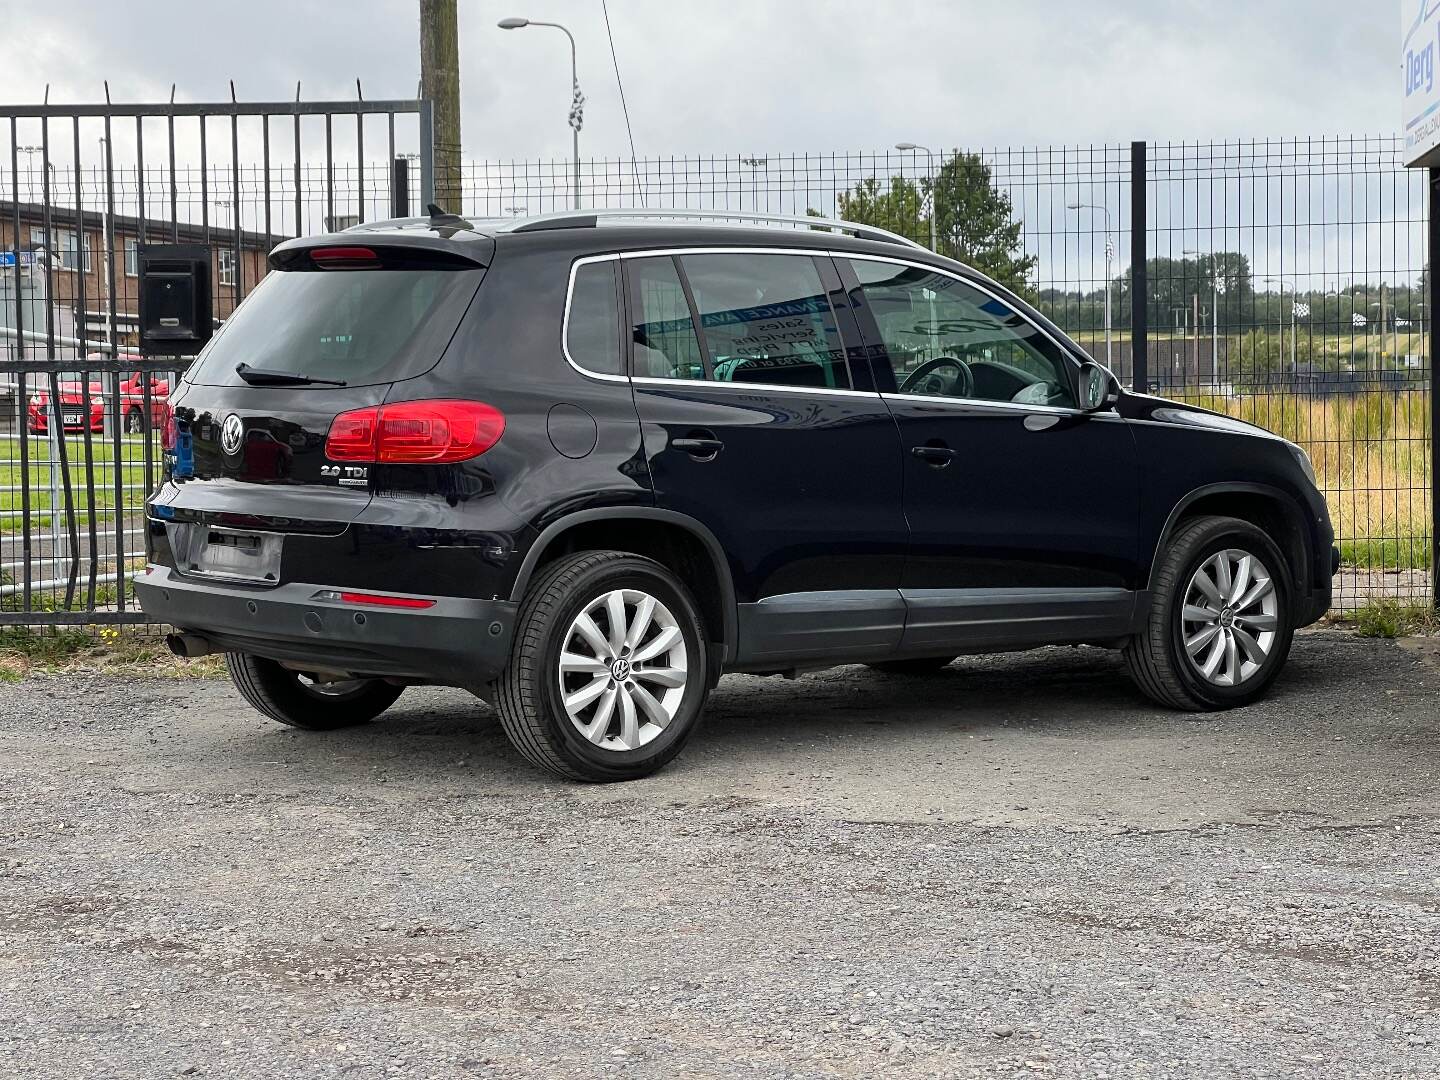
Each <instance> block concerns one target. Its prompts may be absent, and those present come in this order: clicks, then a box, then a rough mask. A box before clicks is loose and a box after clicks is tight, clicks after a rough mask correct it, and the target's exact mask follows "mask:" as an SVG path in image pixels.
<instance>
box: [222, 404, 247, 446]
mask: <svg viewBox="0 0 1440 1080" xmlns="http://www.w3.org/2000/svg"><path fill="white" fill-rule="evenodd" d="M244 437H245V427H244V425H243V424H241V423H240V417H238V416H236V415H235V414H234V413H233V412H232V413H231V414H230V415H229V416H227V417H226V418H225V424H224V426H222V427H221V428H220V449H221V450H224V451H225V453H227V454H238V453H239V452H240V440H241V439H243V438H244Z"/></svg>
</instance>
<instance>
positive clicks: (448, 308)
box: [188, 270, 484, 386]
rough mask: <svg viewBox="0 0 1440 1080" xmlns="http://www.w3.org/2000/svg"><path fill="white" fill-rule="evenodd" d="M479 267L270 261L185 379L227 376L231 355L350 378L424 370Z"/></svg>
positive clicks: (357, 381) (379, 378)
mask: <svg viewBox="0 0 1440 1080" xmlns="http://www.w3.org/2000/svg"><path fill="white" fill-rule="evenodd" d="M483 273H484V271H482V270H297V271H284V270H276V271H272V272H271V273H269V274H267V275H266V276H265V278H264V280H263V281H261V282H260V284H259V285H257V286H256V287H255V291H254V292H252V293H251V294H250V296H249V297H248V298H247V299H246V301H245V302H244V303H243V304H242V305H241V306H240V307H238V308H237V309H236V310H235V314H234V315H232V316H231V317H230V318H229V319H228V320H226V323H225V325H224V327H223V328H222V329H221V330H220V332H219V333H218V334H217V335H216V336H215V339H214V340H213V341H212V342H211V343H210V345H209V346H208V347H207V348H206V350H205V351H204V352H203V353H202V354H201V355H200V359H199V360H197V361H196V363H195V367H194V368H193V369H192V370H191V373H190V375H189V376H188V378H189V380H190V381H191V382H195V383H207V384H212V385H236V384H239V383H241V379H240V377H239V376H238V375H236V374H235V365H236V364H238V363H240V362H241V361H244V362H245V363H246V364H249V365H250V366H251V367H252V368H257V369H259V370H262V371H263V370H273V371H285V372H290V373H295V374H302V375H308V376H310V377H311V378H316V379H343V380H344V381H345V382H346V383H348V384H349V385H351V386H355V385H362V386H363V385H365V384H368V383H377V382H391V381H393V380H395V379H405V378H410V377H411V376H414V375H418V374H421V373H422V372H425V371H428V370H429V369H430V368H431V367H433V366H434V365H435V363H436V361H438V360H439V359H440V356H441V354H442V353H443V352H444V351H445V346H446V345H448V344H449V342H450V339H451V337H453V336H454V334H455V329H456V327H458V326H459V325H460V319H461V317H462V316H463V315H464V314H465V308H466V306H467V305H468V304H469V303H470V300H471V298H472V297H473V296H474V295H475V290H476V288H477V287H478V286H479V284H480V278H481V275H482V274H483Z"/></svg>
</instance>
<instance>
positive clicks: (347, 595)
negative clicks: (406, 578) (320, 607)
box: [311, 589, 435, 608]
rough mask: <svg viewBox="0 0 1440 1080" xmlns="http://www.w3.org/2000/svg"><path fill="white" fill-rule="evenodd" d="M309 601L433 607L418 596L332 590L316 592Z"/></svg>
mask: <svg viewBox="0 0 1440 1080" xmlns="http://www.w3.org/2000/svg"><path fill="white" fill-rule="evenodd" d="M311 599H312V600H322V601H326V602H328V603H332V604H334V603H340V604H365V605H367V606H369V607H392V608H432V607H434V606H435V601H434V600H426V599H423V598H422V597H419V596H383V595H381V594H380V593H364V592H339V591H337V590H334V589H324V590H322V591H320V592H317V593H316V594H315V595H314V596H313V597H311Z"/></svg>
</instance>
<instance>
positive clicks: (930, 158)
mask: <svg viewBox="0 0 1440 1080" xmlns="http://www.w3.org/2000/svg"><path fill="white" fill-rule="evenodd" d="M895 149H896V150H899V151H901V152H903V153H907V154H908V153H913V152H914V151H916V150H923V151H925V159H926V161H925V171H926V172H927V173H928V174H929V176H930V250H931V251H933V252H935V253H936V254H939V252H940V249H939V248H938V247H937V246H936V245H935V153H934V151H932V150H931V149H930V148H929V147H928V146H921V145H920V144H919V143H913V142H897V143H896V144H895Z"/></svg>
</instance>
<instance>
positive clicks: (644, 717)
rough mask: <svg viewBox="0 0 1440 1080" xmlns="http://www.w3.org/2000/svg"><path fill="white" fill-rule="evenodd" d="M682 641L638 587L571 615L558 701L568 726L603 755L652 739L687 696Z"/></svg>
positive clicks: (667, 616) (670, 618)
mask: <svg viewBox="0 0 1440 1080" xmlns="http://www.w3.org/2000/svg"><path fill="white" fill-rule="evenodd" d="M686 660H687V652H686V646H685V635H684V633H683V631H681V629H680V625H679V623H678V622H677V621H676V619H675V616H674V615H673V614H672V613H671V611H670V609H669V608H668V607H666V606H665V605H664V604H663V603H662V602H661V601H660V600H658V599H656V598H655V597H654V596H651V595H650V594H649V593H647V592H644V591H642V590H640V589H613V590H611V591H610V592H607V593H604V594H603V595H601V596H599V597H598V598H596V599H595V600H593V601H591V602H590V603H589V604H588V605H586V607H585V608H584V610H582V611H581V612H580V614H578V615H577V616H575V619H574V621H573V622H572V623H571V624H570V628H569V630H567V631H566V633H565V636H564V639H563V640H562V643H561V649H560V660H559V665H558V678H559V683H560V698H561V701H562V702H563V703H564V707H565V712H566V714H567V715H568V716H569V718H570V723H571V724H573V725H574V727H575V730H576V731H578V732H579V733H580V734H581V735H582V736H583V737H584V738H585V739H586V740H587V741H588V742H590V743H592V744H594V745H595V746H598V747H600V748H602V749H605V750H615V751H625V750H636V749H639V748H640V747H642V746H644V745H645V744H647V743H649V742H651V741H653V740H654V739H656V738H658V737H659V735H660V733H661V732H663V731H664V730H665V728H666V727H667V726H668V725H669V724H670V722H671V721H672V720H674V719H675V715H676V713H677V712H678V711H679V709H680V703H681V701H682V700H683V699H684V697H685V685H686Z"/></svg>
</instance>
